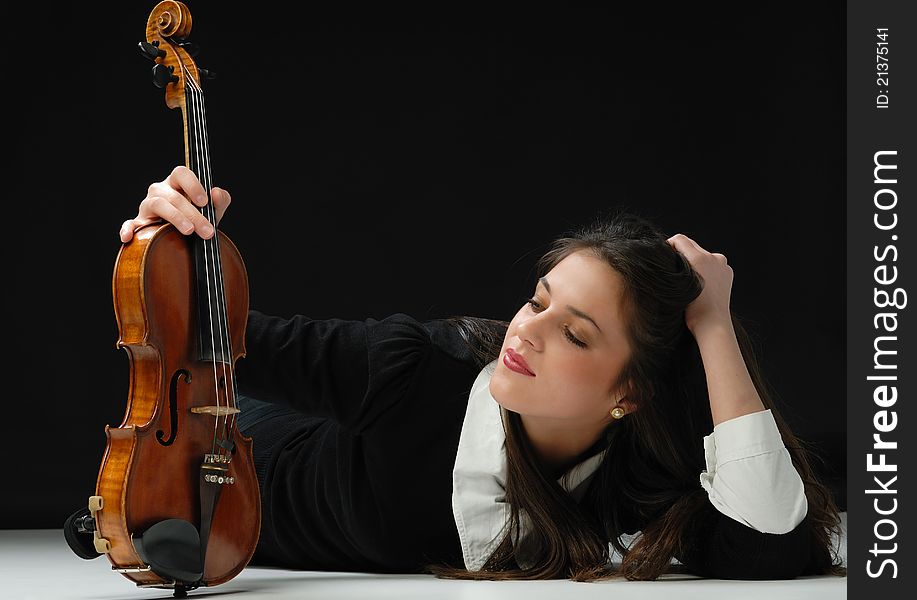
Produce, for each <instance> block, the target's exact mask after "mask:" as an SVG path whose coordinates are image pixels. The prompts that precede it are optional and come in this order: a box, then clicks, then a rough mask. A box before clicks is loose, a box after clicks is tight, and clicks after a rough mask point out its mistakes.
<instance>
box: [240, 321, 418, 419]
mask: <svg viewBox="0 0 917 600" xmlns="http://www.w3.org/2000/svg"><path fill="white" fill-rule="evenodd" d="M430 348H431V342H430V336H429V334H428V332H427V330H426V329H425V328H424V326H423V324H422V323H420V322H419V321H416V320H415V319H414V318H412V317H410V316H408V315H406V314H403V313H396V314H393V315H391V316H389V317H386V318H385V319H382V320H376V319H366V320H365V321H351V320H342V319H321V320H318V319H310V318H308V317H305V316H302V315H296V316H294V317H292V318H290V319H285V318H281V317H275V316H269V315H265V314H263V313H261V312H259V311H255V310H252V311H249V315H248V326H247V328H246V334H245V351H246V355H245V356H244V357H243V358H241V359H239V360H238V361H237V364H236V382H237V388H238V390H239V392H241V393H242V394H245V395H246V396H250V397H252V398H256V399H258V400H262V401H264V402H271V403H275V404H280V405H284V406H288V407H291V408H293V409H295V410H297V411H300V412H302V413H304V414H307V415H310V416H319V417H328V418H331V419H334V420H335V421H337V422H338V423H339V424H340V425H341V426H342V427H344V428H346V429H349V430H351V431H353V432H355V433H360V432H362V431H364V430H365V429H366V428H368V427H370V426H371V425H372V423H373V422H375V420H376V419H377V418H378V417H379V416H380V415H382V414H383V413H385V412H386V411H387V410H388V409H389V408H391V407H392V406H393V405H395V404H397V403H398V401H399V399H401V398H402V397H403V395H404V393H405V392H406V390H407V388H408V386H409V385H410V383H411V380H412V379H413V377H414V374H415V372H416V370H417V369H418V366H419V365H420V364H421V363H422V362H423V360H424V358H425V357H426V355H427V354H428V352H429V349H430Z"/></svg>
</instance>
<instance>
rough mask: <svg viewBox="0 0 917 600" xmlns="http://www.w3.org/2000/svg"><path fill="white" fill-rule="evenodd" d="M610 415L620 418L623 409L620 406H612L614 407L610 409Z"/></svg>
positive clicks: (622, 414)
mask: <svg viewBox="0 0 917 600" xmlns="http://www.w3.org/2000/svg"><path fill="white" fill-rule="evenodd" d="M611 416H612V417H614V418H615V419H620V418H621V417H623V416H624V409H623V408H621V407H620V406H616V407H614V409H613V410H612V411H611Z"/></svg>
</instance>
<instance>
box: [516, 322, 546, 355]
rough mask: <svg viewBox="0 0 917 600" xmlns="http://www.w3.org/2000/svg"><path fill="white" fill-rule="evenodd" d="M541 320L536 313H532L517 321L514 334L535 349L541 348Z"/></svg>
mask: <svg viewBox="0 0 917 600" xmlns="http://www.w3.org/2000/svg"><path fill="white" fill-rule="evenodd" d="M541 321H542V319H539V318H538V315H534V316H532V317H529V318H528V319H526V320H525V321H522V322H521V323H519V326H518V327H517V328H516V335H517V336H519V339H520V340H522V341H523V342H524V343H526V344H528V345H530V346H532V347H533V348H534V349H535V350H541V329H542V323H541Z"/></svg>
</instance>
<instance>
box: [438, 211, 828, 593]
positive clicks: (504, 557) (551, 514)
mask: <svg viewBox="0 0 917 600" xmlns="http://www.w3.org/2000/svg"><path fill="white" fill-rule="evenodd" d="M666 238H667V236H665V235H664V234H663V233H662V232H661V231H660V230H659V229H658V228H657V227H655V226H654V225H653V224H652V223H651V222H650V221H649V220H648V219H646V218H644V217H642V216H639V215H637V214H635V213H633V212H631V211H629V210H625V209H612V211H610V212H609V213H608V214H607V215H606V216H604V217H602V216H600V217H598V218H597V219H596V220H595V221H594V222H593V223H591V224H589V225H586V226H584V227H582V228H580V229H578V230H576V231H573V232H569V233H567V234H566V235H565V236H563V237H561V238H559V239H557V240H555V241H554V242H553V243H552V244H551V246H550V248H549V249H548V250H547V252H546V253H545V254H544V255H543V256H542V257H541V259H540V260H539V261H538V263H537V269H538V275H539V276H541V275H545V274H546V273H547V272H548V271H550V270H551V268H553V267H554V265H556V264H557V263H559V262H560V261H561V260H562V259H563V258H564V257H566V256H568V255H569V254H571V253H573V252H576V251H580V250H588V251H591V252H594V253H595V255H596V256H598V257H601V258H603V259H605V260H606V261H607V262H608V264H609V265H611V266H612V267H613V268H614V269H615V270H616V271H617V272H618V273H620V274H621V276H622V278H623V280H624V310H625V315H626V316H625V321H626V323H627V335H628V336H629V339H630V345H631V348H632V349H633V352H632V356H631V359H630V361H629V363H628V364H626V365H625V366H624V369H623V371H622V374H621V379H620V381H622V382H624V383H623V385H624V386H625V389H626V390H627V397H628V398H629V399H630V400H631V402H634V403H635V404H636V406H637V409H635V410H634V411H633V412H631V413H630V414H628V415H626V416H625V417H624V418H622V419H619V420H616V422H612V423H611V424H610V425H609V426H608V429H607V430H606V434H605V436H603V437H602V439H600V440H599V442H597V443H596V444H595V445H594V446H593V447H592V448H590V449H588V450H587V451H586V452H584V453H583V455H582V456H581V457H580V460H582V459H584V458H586V457H588V456H591V455H593V454H595V453H597V452H599V451H601V450H603V449H606V448H607V453H606V455H605V458H604V459H603V460H602V463H601V465H600V466H599V468H598V469H597V471H596V473H595V475H594V479H593V480H592V482H591V483H590V484H589V488H588V490H587V492H586V495H585V496H584V497H583V498H582V499H581V500H580V502H579V503H577V502H576V501H574V499H573V498H572V497H571V496H570V494H568V493H567V492H566V491H565V490H564V489H563V488H561V487H560V485H559V484H558V482H557V481H556V480H552V479H551V478H550V477H549V476H547V475H546V474H545V473H543V472H542V469H541V468H539V466H538V461H537V459H536V456H535V453H534V450H533V448H532V446H531V444H530V442H529V440H528V438H527V437H526V435H525V431H524V429H523V427H522V421H521V419H520V417H519V415H518V414H517V413H515V412H512V411H507V410H505V409H503V408H501V412H502V414H503V417H504V420H503V423H504V429H505V433H506V457H507V478H506V490H505V491H506V498H505V500H506V502H507V503H509V506H510V517H509V520H508V522H507V524H506V527H504V529H503V532H504V533H505V535H504V533H501V535H504V537H503V539H502V541H501V542H500V543H499V544H498V546H497V547H496V549H495V550H494V551H493V553H492V554H491V556H490V557H489V558H488V560H487V561H486V562H485V564H484V566H483V568H482V569H481V570H480V571H469V570H466V569H464V568H462V567H458V566H455V565H446V564H428V565H425V570H426V571H427V572H430V573H433V574H435V575H437V576H438V577H443V578H452V579H491V580H496V579H572V580H575V581H596V580H600V579H609V578H615V577H626V578H627V579H631V580H652V579H657V578H658V577H659V576H660V575H662V574H664V573H667V572H675V571H679V570H680V569H679V568H677V567H673V566H672V561H671V559H672V558H673V557H674V556H675V555H676V554H679V553H680V550H681V544H682V543H683V539H684V536H685V534H686V533H687V532H688V527H690V526H691V524H692V523H695V522H698V521H699V520H700V517H701V513H700V511H701V510H702V509H703V508H708V509H709V507H705V504H706V503H708V502H709V500H708V493H707V491H706V490H704V489H703V488H701V487H700V485H699V481H698V475H699V473H700V472H701V471H703V470H704V469H705V468H706V463H705V461H704V453H703V447H702V444H701V443H700V440H701V439H702V437H703V436H705V435H708V434H709V433H710V432H711V431H712V430H713V419H712V415H711V411H710V402H709V397H708V392H707V383H706V378H705V375H704V367H703V362H702V359H701V356H700V351H699V349H698V346H697V343H696V341H695V340H694V337H693V335H692V334H691V332H690V330H688V329H687V327H686V325H685V321H684V315H685V308H686V307H687V306H688V305H689V304H690V303H691V301H692V300H694V299H695V298H696V297H697V296H698V295H699V294H700V292H701V290H702V287H703V284H702V282H701V279H700V277H699V276H698V275H697V274H696V272H695V271H694V270H693V268H692V267H691V265H690V263H689V262H688V261H687V259H685V258H684V257H683V256H682V255H681V254H679V253H678V252H676V251H675V250H674V249H673V248H672V247H671V246H670V245H669V244H668V243H667V242H666ZM450 321H451V322H452V323H454V324H455V326H456V327H458V328H459V330H460V331H461V333H462V335H463V336H464V337H465V339H466V341H467V342H468V343H469V345H470V346H471V348H472V349H473V350H474V351H475V352H476V355H477V357H478V360H479V364H480V365H481V366H483V365H485V364H487V363H489V362H490V361H492V360H495V359H496V358H497V357H498V356H499V352H500V349H501V346H502V341H503V335H504V334H505V330H506V327H507V326H508V322H506V321H499V320H492V319H481V318H475V317H467V316H456V317H451V318H450ZM732 322H733V326H734V328H735V332H736V338H737V341H738V343H739V347H740V349H741V352H742V356H743V358H744V359H745V363H746V365H747V367H748V371H749V375H750V376H751V378H752V381H753V383H754V385H755V388H756V389H757V391H758V394H759V395H760V397H761V400H762V402H763V403H764V406H765V408H769V409H771V412H772V414H773V416H774V419H775V421H776V423H777V428H778V430H779V431H780V433H781V435H782V437H783V441H784V445H785V446H786V448H787V450H788V451H789V453H790V456H791V457H792V461H793V464H794V466H795V467H796V469H797V471H798V472H799V475H800V477H801V478H802V481H803V483H804V485H805V494H806V499H807V501H808V514H807V517H806V518H807V519H808V521H809V525H810V534H809V535H810V542H811V544H812V546H813V548H814V550H813V555H814V556H818V557H820V558H821V560H820V562H819V561H816V562H817V563H819V564H817V566H816V567H814V569H815V570H814V571H809V572H807V574H833V575H840V576H843V575H846V569H845V568H844V567H843V566H841V559H840V558H839V556H838V553H837V549H835V548H834V547H833V543H832V538H834V537H837V538H839V536H840V534H841V531H840V514H839V511H838V508H837V506H836V504H835V502H834V499H833V496H832V493H831V491H830V489H829V488H828V487H827V486H826V485H825V484H823V483H822V482H821V481H819V478H818V477H817V475H816V473H815V471H814V470H813V469H812V467H811V465H810V460H819V461H821V458H820V457H819V456H818V454H817V453H816V452H815V450H814V448H813V447H807V444H806V443H805V442H804V441H803V440H801V439H799V438H797V437H796V436H795V435H793V433H792V432H791V431H790V429H789V427H788V426H787V424H786V422H785V421H784V419H783V418H782V416H781V415H780V413H779V411H778V408H777V406H776V404H775V398H776V395H775V393H774V391H773V390H772V389H771V388H770V387H769V386H768V385H767V383H766V381H765V379H764V377H763V376H762V371H761V367H760V365H759V363H758V360H757V358H756V355H755V348H754V344H753V343H752V340H751V339H750V337H749V335H748V333H747V331H746V329H745V328H744V327H743V325H742V323H741V320H740V319H739V318H738V317H737V316H736V315H735V314H733V315H732ZM821 462H823V461H821ZM522 515H525V517H526V521H527V524H528V525H529V528H530V534H529V535H531V536H532V537H531V538H527V540H528V539H531V540H532V542H531V543H533V547H534V548H536V549H537V551H536V553H535V554H536V560H535V563H534V565H530V568H528V569H523V568H520V566H519V563H518V562H517V561H516V556H515V553H514V545H513V540H514V539H518V537H519V533H520V531H521V530H520V523H521V519H522ZM637 524H642V525H643V527H642V529H641V530H640V531H639V535H637V536H636V537H634V538H633V539H632V543H630V544H629V545H628V546H625V544H624V543H623V542H622V540H621V536H622V535H627V534H633V533H636V529H637ZM526 543H527V544H528V543H529V542H528V541H527V542H526ZM609 543H610V544H611V546H612V547H613V548H614V549H615V550H616V551H617V552H618V553H619V554H620V555H621V557H622V559H621V563H620V567H619V568H618V569H617V570H616V569H615V568H614V566H613V563H611V561H610V558H611V556H610V553H609ZM681 570H683V569H681Z"/></svg>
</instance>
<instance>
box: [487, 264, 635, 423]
mask: <svg viewBox="0 0 917 600" xmlns="http://www.w3.org/2000/svg"><path fill="white" fill-rule="evenodd" d="M622 283H623V280H622V279H621V276H620V275H619V274H618V272H617V271H615V270H614V269H613V268H612V267H611V266H610V265H609V264H608V263H607V262H605V261H604V260H603V259H600V258H597V257H596V256H595V255H594V254H592V253H591V252H588V251H578V252H574V253H573V254H570V255H568V256H567V257H566V258H564V259H563V260H562V261H560V262H559V263H558V264H557V265H556V266H555V267H554V268H553V269H551V271H550V272H549V273H547V274H546V275H545V276H544V277H542V278H541V279H540V280H539V281H538V282H537V284H536V287H535V290H534V294H533V297H532V301H531V303H525V304H523V305H522V308H520V309H519V312H517V313H516V316H515V317H513V320H512V322H511V323H510V324H509V328H508V329H507V332H506V338H505V339H504V340H503V347H502V348H501V350H500V356H499V357H498V359H497V366H496V370H495V371H494V374H493V377H492V378H491V381H490V393H491V395H492V396H493V397H494V400H496V401H497V402H498V403H499V404H500V405H501V406H503V407H504V408H506V409H507V410H511V411H514V412H517V413H519V414H521V415H525V416H527V417H530V418H531V419H537V420H539V421H547V422H550V424H551V425H553V426H555V427H562V428H566V427H572V428H575V427H577V426H578V425H579V426H583V425H589V424H595V423H598V422H600V421H602V422H605V423H607V422H610V421H611V420H613V419H612V418H611V417H610V416H609V414H608V411H609V410H610V409H611V408H612V407H614V406H615V402H616V400H618V399H619V398H620V397H621V395H622V394H621V393H620V392H619V391H618V390H617V389H616V387H617V384H618V375H619V374H620V372H621V369H622V368H623V366H624V365H625V364H626V362H627V360H628V358H629V356H630V348H629V345H628V342H627V339H626V337H625V330H624V322H623V320H622V319H623V314H622V306H621V304H622ZM513 352H515V353H516V354H517V355H521V356H522V357H523V358H524V359H525V362H526V363H527V364H528V367H529V369H530V371H531V372H532V373H534V376H533V375H531V374H523V373H519V372H516V371H514V370H512V369H511V368H510V367H509V366H508V365H507V363H506V361H507V358H508V356H509V355H512V354H513Z"/></svg>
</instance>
